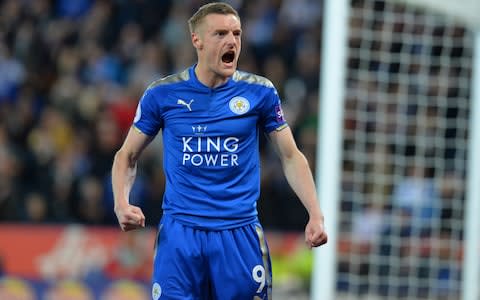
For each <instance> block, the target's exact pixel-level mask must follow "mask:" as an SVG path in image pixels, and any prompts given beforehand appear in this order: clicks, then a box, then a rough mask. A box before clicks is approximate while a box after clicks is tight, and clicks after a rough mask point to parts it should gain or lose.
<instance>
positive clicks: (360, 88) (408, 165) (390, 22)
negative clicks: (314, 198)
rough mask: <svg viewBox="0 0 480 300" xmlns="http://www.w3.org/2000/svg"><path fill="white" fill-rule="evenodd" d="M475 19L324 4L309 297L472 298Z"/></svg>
mask: <svg viewBox="0 0 480 300" xmlns="http://www.w3.org/2000/svg"><path fill="white" fill-rule="evenodd" d="M478 12H480V1H478V0H458V1H438V0H348V1H347V0H325V1H324V23H323V36H322V59H321V66H320V69H321V71H320V94H319V104H320V105H319V123H318V137H317V166H316V180H317V186H318V195H319V201H320V204H321V207H322V209H323V211H324V214H325V218H326V221H325V222H326V229H327V233H328V234H329V243H328V244H327V245H326V246H324V247H322V248H320V249H315V250H314V251H315V252H314V269H313V277H312V289H311V299H314V300H317V299H318V300H320V299H322V300H334V299H335V300H344V299H348V300H350V299H375V300H377V299H412V300H413V299H422V300H423V299H425V300H429V299H445V300H458V299H462V300H478V299H480V289H479V283H480V234H479V232H480V14H479V13H478Z"/></svg>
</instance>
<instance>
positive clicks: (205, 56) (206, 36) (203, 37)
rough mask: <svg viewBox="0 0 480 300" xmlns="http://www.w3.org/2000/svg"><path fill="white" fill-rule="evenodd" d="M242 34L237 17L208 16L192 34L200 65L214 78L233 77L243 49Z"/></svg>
mask: <svg viewBox="0 0 480 300" xmlns="http://www.w3.org/2000/svg"><path fill="white" fill-rule="evenodd" d="M241 34H242V29H241V25H240V20H239V19H238V18H237V17H236V16H235V15H221V14H210V15H207V16H206V17H205V18H204V19H203V21H202V23H201V24H200V25H199V28H198V30H197V32H196V33H194V34H192V41H193V44H194V46H195V48H197V50H198V63H199V65H201V66H202V68H204V69H205V70H206V71H207V72H209V73H211V74H213V75H214V76H220V77H229V76H232V75H233V73H234V72H235V70H236V69H237V62H238V57H239V55H240V50H241V47H242V43H241Z"/></svg>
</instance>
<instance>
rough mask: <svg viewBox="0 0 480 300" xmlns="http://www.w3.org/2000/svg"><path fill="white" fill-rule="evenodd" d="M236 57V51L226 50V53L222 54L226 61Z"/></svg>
mask: <svg viewBox="0 0 480 300" xmlns="http://www.w3.org/2000/svg"><path fill="white" fill-rule="evenodd" d="M234 59H235V51H228V52H225V54H223V55H222V61H223V62H224V63H227V64H228V63H231V62H233V60H234Z"/></svg>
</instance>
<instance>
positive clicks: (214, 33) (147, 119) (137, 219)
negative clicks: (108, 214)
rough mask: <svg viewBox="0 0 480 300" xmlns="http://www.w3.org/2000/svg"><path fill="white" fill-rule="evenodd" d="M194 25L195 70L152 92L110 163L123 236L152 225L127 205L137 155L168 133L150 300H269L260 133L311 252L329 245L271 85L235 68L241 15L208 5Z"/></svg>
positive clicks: (152, 88) (300, 156) (149, 90)
mask: <svg viewBox="0 0 480 300" xmlns="http://www.w3.org/2000/svg"><path fill="white" fill-rule="evenodd" d="M189 27H190V31H191V39H192V43H193V46H194V47H195V49H196V51H197V55H198V62H197V64H195V65H194V66H192V67H190V68H189V69H187V70H185V71H183V72H181V73H179V74H175V75H171V76H168V77H166V78H163V79H160V80H158V81H156V82H154V83H152V84H151V85H150V86H149V87H148V88H147V89H146V91H145V93H144V95H143V97H142V99H141V100H140V103H139V105H138V109H137V113H136V116H135V119H134V124H133V126H132V129H130V131H129V133H128V135H127V137H126V139H125V142H124V144H123V146H122V147H121V149H120V150H119V151H118V153H117V154H116V156H115V160H114V163H113V168H112V178H113V179H112V181H113V190H114V195H115V213H116V215H117V218H118V222H119V224H120V227H121V228H122V230H124V231H129V230H133V229H136V228H140V227H143V226H145V217H144V215H143V213H142V211H141V209H140V208H139V207H136V206H133V205H130V204H129V202H128V197H129V192H130V189H131V187H132V185H133V182H134V179H135V172H136V165H137V160H138V158H139V156H140V153H141V152H142V150H143V149H144V148H145V147H146V146H147V145H148V143H149V142H150V141H151V140H152V139H153V138H154V137H155V136H156V135H157V133H158V132H159V131H160V130H162V138H163V144H164V151H163V152H164V153H163V162H164V166H165V167H164V169H165V175H166V188H165V194H164V198H163V212H164V213H163V216H162V220H161V222H160V225H159V233H158V237H157V242H156V250H155V260H154V270H153V278H152V298H153V299H154V300H157V299H270V298H271V284H272V278H271V267H270V257H269V253H268V248H267V245H266V241H265V237H264V235H263V231H262V227H261V225H260V223H259V220H258V217H257V210H256V201H257V199H258V197H259V192H260V186H259V182H260V162H259V153H258V134H259V133H260V132H266V133H268V136H269V138H270V139H271V142H272V143H273V144H274V145H275V148H276V149H277V150H278V153H279V156H280V159H281V162H282V166H283V169H284V172H285V175H286V177H287V180H288V182H289V183H290V185H291V186H292V188H293V190H294V191H295V192H296V194H297V195H298V197H299V199H300V200H301V202H302V203H303V205H304V206H305V208H306V209H307V211H308V213H309V221H308V224H307V226H306V229H305V242H306V243H307V246H308V247H310V248H311V247H317V246H320V245H322V244H324V243H326V241H327V235H326V233H325V231H324V223H323V214H322V212H321V210H320V207H319V204H318V201H317V198H316V191H315V186H314V182H313V178H312V174H311V171H310V169H309V167H308V163H307V161H306V159H305V157H304V156H303V154H302V153H301V152H300V151H299V150H298V148H297V146H296V144H295V141H294V139H293V136H292V133H291V131H290V129H289V127H288V125H287V124H286V122H285V119H284V117H283V113H282V110H281V107H280V99H279V97H278V95H277V92H276V90H275V88H274V87H273V85H272V83H271V82H270V81H269V80H267V79H266V78H263V77H260V76H256V75H253V74H249V73H244V72H240V71H237V70H236V68H237V61H238V57H239V55H240V50H241V34H242V29H241V25H240V18H239V16H238V13H237V12H236V11H235V10H234V9H233V8H232V7H231V6H229V5H228V4H225V3H210V4H207V5H204V6H202V7H201V8H200V9H199V10H198V11H197V12H196V13H195V14H194V15H193V16H192V17H191V18H190V20H189Z"/></svg>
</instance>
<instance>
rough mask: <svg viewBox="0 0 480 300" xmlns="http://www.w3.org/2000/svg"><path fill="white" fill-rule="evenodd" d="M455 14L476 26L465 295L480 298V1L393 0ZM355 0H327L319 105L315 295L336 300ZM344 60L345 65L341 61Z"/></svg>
mask: <svg viewBox="0 0 480 300" xmlns="http://www.w3.org/2000/svg"><path fill="white" fill-rule="evenodd" d="M393 1H396V2H398V3H403V4H409V5H414V6H416V7H423V8H427V9H428V10H430V11H435V12H437V13H442V14H445V15H448V16H450V17H454V18H456V19H457V20H458V21H459V22H462V23H463V24H465V26H466V27H468V28H469V29H471V30H472V31H473V32H474V39H475V40H474V43H473V66H472V70H473V72H472V79H471V80H472V82H471V95H470V123H469V125H468V126H469V132H470V136H469V140H468V155H467V160H468V161H467V174H466V180H467V182H466V198H465V216H464V242H465V245H464V254H463V257H464V259H463V263H462V289H461V291H462V292H461V299H462V300H477V299H479V298H480V290H479V285H478V282H480V255H479V253H480V235H479V234H478V232H480V201H478V199H480V184H479V183H480V15H478V14H477V12H478V11H480V2H479V1H477V0H459V1H442V2H438V1H436V0H393ZM349 10H350V1H347V0H325V1H324V24H323V33H322V54H321V55H322V59H321V61H322V65H321V68H320V82H319V85H320V92H319V105H318V108H319V110H318V116H319V120H318V131H317V162H316V180H317V188H318V191H317V193H318V199H319V201H320V205H321V207H322V210H323V212H324V214H325V228H326V230H327V233H328V235H329V242H328V244H327V245H326V246H323V247H321V248H319V249H315V250H314V264H313V266H314V268H313V275H312V285H311V286H312V289H311V299H312V300H317V299H323V300H334V299H335V293H336V285H335V281H336V261H337V259H336V251H337V240H338V237H337V232H336V230H337V224H338V218H339V215H338V213H339V203H340V179H341V177H340V176H341V173H340V170H341V161H342V143H341V141H342V138H343V136H342V120H343V108H344V98H345V95H344V94H345V91H344V89H345V80H346V77H345V73H346V57H347V56H346V54H347V38H348V20H349ZM339 66H341V67H339Z"/></svg>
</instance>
